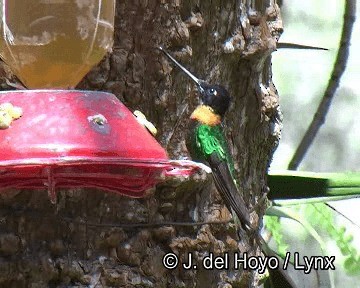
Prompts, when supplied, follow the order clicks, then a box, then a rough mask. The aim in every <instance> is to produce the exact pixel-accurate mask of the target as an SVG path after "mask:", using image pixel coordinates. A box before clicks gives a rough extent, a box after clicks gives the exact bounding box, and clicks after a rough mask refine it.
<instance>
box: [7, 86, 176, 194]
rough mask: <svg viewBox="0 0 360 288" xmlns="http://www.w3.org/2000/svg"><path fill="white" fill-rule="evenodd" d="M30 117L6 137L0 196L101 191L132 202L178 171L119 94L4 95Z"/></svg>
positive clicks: (29, 92)
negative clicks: (24, 191)
mask: <svg viewBox="0 0 360 288" xmlns="http://www.w3.org/2000/svg"><path fill="white" fill-rule="evenodd" d="M6 102H10V103H11V104H13V105H14V106H18V107H21V108H22V110H23V116H22V117H21V118H20V119H18V120H14V121H13V122H12V124H11V126H10V127H9V128H7V129H4V130H0V147H1V149H0V188H11V187H15V188H32V189H33V188H35V189H36V188H44V187H47V188H48V191H49V196H50V197H51V200H52V201H55V200H56V194H55V188H56V187H97V188H101V189H105V190H109V191H113V192H116V193H121V194H124V195H127V196H130V197H143V196H144V193H145V192H144V191H145V190H147V189H149V188H151V187H152V186H153V185H155V184H156V183H157V182H159V181H160V180H161V179H162V175H163V174H164V173H165V171H166V170H169V169H171V168H172V165H171V164H170V163H169V162H168V157H167V155H166V152H165V150H164V149H163V148H162V147H161V146H160V145H159V144H158V143H157V141H156V140H155V139H154V138H153V137H152V136H151V135H150V134H149V132H148V131H147V130H146V129H145V128H144V127H142V126H141V125H140V124H139V123H138V122H137V120H136V119H135V117H134V116H133V115H132V113H131V112H130V111H129V110H128V109H127V108H126V107H125V106H124V105H123V104H122V103H121V102H120V101H119V100H118V99H117V98H116V97H115V96H114V95H112V94H110V93H104V92H95V91H66V90H64V91H62V90H26V91H9V92H1V93H0V104H2V103H6Z"/></svg>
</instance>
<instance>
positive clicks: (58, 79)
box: [0, 0, 115, 89]
mask: <svg viewBox="0 0 360 288" xmlns="http://www.w3.org/2000/svg"><path fill="white" fill-rule="evenodd" d="M114 15H115V0H103V1H102V0H26V1H24V0H0V16H1V22H0V29H1V37H0V57H1V58H2V59H3V61H4V62H5V63H7V64H8V65H9V66H10V68H11V69H12V71H13V72H14V73H15V74H16V76H18V78H19V79H20V80H21V81H22V82H23V84H25V86H26V87H27V88H30V89H34V88H64V89H66V88H72V87H74V86H75V85H77V84H78V83H79V82H80V80H81V79H82V78H83V77H84V76H85V74H86V73H87V72H89V70H90V69H91V68H92V67H93V66H94V65H96V64H97V63H98V62H99V61H100V60H101V59H102V58H103V57H104V55H105V54H106V53H107V52H109V51H111V48H112V45H113V33H114Z"/></svg>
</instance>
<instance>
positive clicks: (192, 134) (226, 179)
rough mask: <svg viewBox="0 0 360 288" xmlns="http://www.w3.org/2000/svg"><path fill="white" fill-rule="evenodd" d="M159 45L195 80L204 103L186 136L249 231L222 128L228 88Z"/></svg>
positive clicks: (193, 152) (191, 149) (191, 150)
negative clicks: (197, 73) (195, 72)
mask: <svg viewBox="0 0 360 288" xmlns="http://www.w3.org/2000/svg"><path fill="white" fill-rule="evenodd" d="M159 49H160V50H161V51H162V52H163V53H164V54H165V55H166V56H167V57H168V58H169V59H170V60H171V61H172V62H174V64H175V65H176V66H178V67H179V68H180V69H181V70H182V71H183V72H185V74H186V75H188V76H189V77H190V78H191V79H192V80H193V81H194V82H195V83H196V85H197V88H198V91H199V92H200V100H201V104H200V105H199V106H197V107H196V109H195V110H194V111H193V112H192V114H191V116H190V119H191V121H190V125H189V129H188V133H187V136H186V146H187V149H188V151H189V153H190V156H191V158H192V160H194V161H199V162H203V163H205V164H207V165H208V166H210V168H211V170H212V175H213V179H214V183H215V186H216V188H217V190H218V192H219V193H220V195H221V197H222V199H223V200H224V202H225V205H226V206H227V208H228V209H229V211H230V212H231V214H232V216H233V218H234V221H236V222H238V221H239V222H240V224H241V226H242V227H243V228H244V229H245V230H247V231H249V230H253V228H252V225H251V222H250V213H249V210H248V208H247V206H246V204H245V201H244V200H243V198H242V196H241V194H240V191H239V189H238V187H237V184H236V180H235V169H234V162H233V159H232V156H231V154H230V149H229V146H228V143H227V140H226V137H225V135H224V132H223V125H222V121H223V119H224V116H225V114H226V112H227V110H228V108H229V106H230V101H231V97H230V94H229V92H228V91H227V90H226V88H225V87H223V86H221V85H217V84H209V83H207V82H205V81H204V80H201V79H199V78H197V77H195V76H194V75H193V74H192V73H190V71H188V70H187V69H186V68H185V67H184V66H182V65H181V64H180V63H179V62H178V61H176V60H175V59H174V58H173V57H172V56H171V55H170V54H169V53H168V52H166V51H165V50H164V49H163V48H162V47H159Z"/></svg>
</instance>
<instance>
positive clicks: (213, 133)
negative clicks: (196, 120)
mask: <svg viewBox="0 0 360 288" xmlns="http://www.w3.org/2000/svg"><path fill="white" fill-rule="evenodd" d="M195 135H196V139H195V140H196V145H197V149H199V150H200V151H199V152H200V153H201V154H202V157H203V158H204V159H207V158H208V157H210V155H213V154H214V153H215V154H217V156H218V157H219V158H220V159H221V160H223V161H226V163H227V164H228V166H229V169H230V171H231V174H233V173H234V162H233V159H232V157H231V155H230V151H229V147H228V144H227V142H226V139H225V136H224V133H223V130H222V128H221V126H220V125H217V126H208V125H198V127H197V128H196V133H195Z"/></svg>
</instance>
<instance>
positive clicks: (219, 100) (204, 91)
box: [159, 47, 231, 117]
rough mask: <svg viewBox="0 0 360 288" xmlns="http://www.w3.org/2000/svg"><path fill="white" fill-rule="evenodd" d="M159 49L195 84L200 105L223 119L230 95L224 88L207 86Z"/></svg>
mask: <svg viewBox="0 0 360 288" xmlns="http://www.w3.org/2000/svg"><path fill="white" fill-rule="evenodd" d="M159 49H160V50H161V51H162V52H163V53H164V54H165V55H166V56H167V57H168V58H169V59H170V60H171V61H172V62H174V63H175V65H176V66H178V67H179V68H180V69H181V70H182V71H183V72H184V73H185V74H186V75H188V76H189V77H190V78H191V79H192V80H193V81H194V82H195V83H196V85H197V87H198V90H199V92H200V99H201V101H202V104H203V105H206V106H209V107H211V108H212V109H213V111H214V113H216V114H218V115H219V116H221V117H223V116H224V115H225V113H226V111H227V110H228V108H229V106H230V101H231V97H230V94H229V92H228V91H227V90H226V89H225V87H223V86H221V85H216V84H215V85H212V84H208V83H206V82H205V81H204V80H201V79H199V78H197V77H195V76H194V75H193V74H192V73H190V71H189V70H187V69H186V68H185V67H184V66H182V65H181V64H180V63H179V62H178V61H176V60H175V58H174V57H172V56H171V55H170V54H169V53H168V52H166V51H165V50H164V49H163V48H162V47H159Z"/></svg>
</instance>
